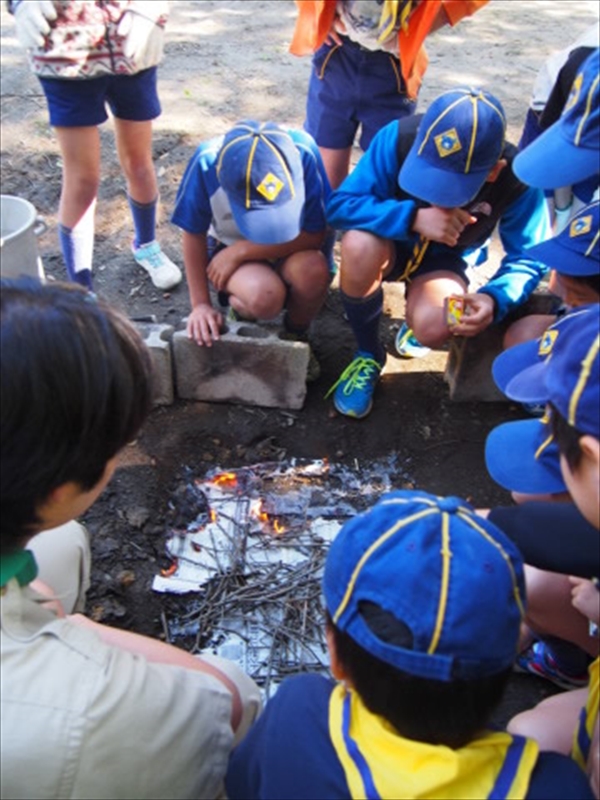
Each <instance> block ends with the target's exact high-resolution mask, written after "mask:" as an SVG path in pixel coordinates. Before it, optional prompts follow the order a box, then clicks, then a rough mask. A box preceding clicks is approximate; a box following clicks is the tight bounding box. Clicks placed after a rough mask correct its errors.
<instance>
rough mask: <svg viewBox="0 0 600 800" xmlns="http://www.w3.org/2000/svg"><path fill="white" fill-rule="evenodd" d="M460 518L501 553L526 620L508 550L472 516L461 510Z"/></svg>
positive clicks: (520, 609)
mask: <svg viewBox="0 0 600 800" xmlns="http://www.w3.org/2000/svg"><path fill="white" fill-rule="evenodd" d="M458 516H459V517H460V518H461V519H462V520H463V521H464V522H466V523H468V524H469V525H470V526H471V527H472V528H473V530H476V531H477V533H479V534H480V535H481V536H483V538H484V539H485V540H486V541H487V542H489V543H490V544H493V545H494V547H495V548H496V550H498V552H499V553H500V555H501V556H502V558H503V559H504V562H505V563H506V566H507V567H508V571H509V573H510V578H511V582H512V585H513V596H514V598H515V602H516V604H517V607H518V609H519V613H520V614H521V619H524V618H525V606H524V604H523V598H522V597H521V592H520V590H519V583H518V581H517V576H516V575H515V570H514V568H513V565H512V562H511V560H510V556H509V555H508V553H507V552H506V550H505V549H504V548H503V547H502V545H501V544H500V542H497V541H496V540H495V539H494V538H492V537H491V536H490V535H489V533H488V532H487V531H486V530H485V529H484V528H482V527H481V525H478V524H477V522H475V520H474V519H473V517H472V516H471V515H470V514H467V513H465V512H463V511H462V509H459V511H458Z"/></svg>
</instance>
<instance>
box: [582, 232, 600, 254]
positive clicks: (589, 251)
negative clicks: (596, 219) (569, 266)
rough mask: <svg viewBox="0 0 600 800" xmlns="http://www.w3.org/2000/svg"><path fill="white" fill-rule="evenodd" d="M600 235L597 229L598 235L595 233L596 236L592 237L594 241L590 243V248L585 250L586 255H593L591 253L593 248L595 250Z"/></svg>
mask: <svg viewBox="0 0 600 800" xmlns="http://www.w3.org/2000/svg"><path fill="white" fill-rule="evenodd" d="M598 236H600V231H596V235H595V236H594V238H593V239H592V243H591V244H590V246H589V247H588V249H587V250H586V251H585V255H586V256H589V255H591V253H592V250H593V249H594V247H595V246H596V245H597V244H598Z"/></svg>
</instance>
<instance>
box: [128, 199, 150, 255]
mask: <svg viewBox="0 0 600 800" xmlns="http://www.w3.org/2000/svg"><path fill="white" fill-rule="evenodd" d="M127 199H128V200H129V208H130V209H131V216H132V217H133V227H134V229H135V239H134V240H133V246H134V247H140V246H141V245H143V244H148V242H153V241H154V238H155V236H156V207H157V205H158V197H156V198H155V199H154V200H153V201H152V202H151V203H138V201H137V200H134V199H133V197H130V196H129V195H127Z"/></svg>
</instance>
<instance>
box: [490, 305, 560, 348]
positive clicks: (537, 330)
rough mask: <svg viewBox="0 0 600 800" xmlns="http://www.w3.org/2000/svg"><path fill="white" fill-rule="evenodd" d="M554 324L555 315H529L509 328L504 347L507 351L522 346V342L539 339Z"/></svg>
mask: <svg viewBox="0 0 600 800" xmlns="http://www.w3.org/2000/svg"><path fill="white" fill-rule="evenodd" d="M553 322H556V316H555V315H554V314H528V315H527V316H526V317H522V318H521V319H518V320H517V321H516V322H513V324H512V325H510V326H509V328H508V330H507V331H506V333H505V334H504V339H503V340H502V346H503V347H504V349H505V350H507V349H508V348H509V347H514V346H515V345H516V344H521V342H528V341H530V340H531V339H539V338H540V336H541V335H542V334H543V333H544V331H545V330H546V328H548V327H549V326H550V325H552V323H553Z"/></svg>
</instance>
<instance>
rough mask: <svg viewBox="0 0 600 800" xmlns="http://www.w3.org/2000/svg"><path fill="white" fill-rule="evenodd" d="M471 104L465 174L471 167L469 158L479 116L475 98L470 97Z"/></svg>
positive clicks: (474, 140)
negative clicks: (471, 122) (470, 123)
mask: <svg viewBox="0 0 600 800" xmlns="http://www.w3.org/2000/svg"><path fill="white" fill-rule="evenodd" d="M470 100H471V105H472V106H473V125H472V127H471V143H470V144H469V152H468V153H467V163H466V164H465V175H466V174H467V173H468V172H469V171H470V169H471V159H472V158H473V151H474V150H475V142H476V140H477V123H478V122H479V116H478V114H477V98H476V97H471V98H470Z"/></svg>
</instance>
